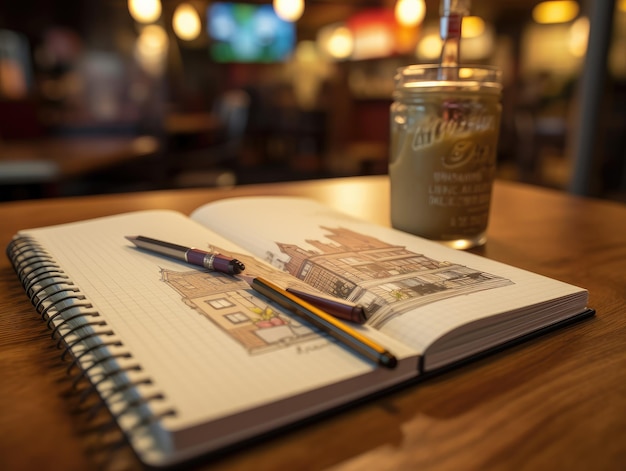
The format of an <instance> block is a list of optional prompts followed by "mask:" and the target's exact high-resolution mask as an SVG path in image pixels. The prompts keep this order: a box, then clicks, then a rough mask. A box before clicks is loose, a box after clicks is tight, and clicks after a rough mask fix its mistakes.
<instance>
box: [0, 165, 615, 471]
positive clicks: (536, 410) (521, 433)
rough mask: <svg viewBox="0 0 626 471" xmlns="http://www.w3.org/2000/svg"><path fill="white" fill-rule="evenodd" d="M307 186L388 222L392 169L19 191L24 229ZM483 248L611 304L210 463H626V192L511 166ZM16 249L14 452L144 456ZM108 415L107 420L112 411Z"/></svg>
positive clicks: (7, 409) (103, 461)
mask: <svg viewBox="0 0 626 471" xmlns="http://www.w3.org/2000/svg"><path fill="white" fill-rule="evenodd" d="M261 194H264V195H268V194H276V195H301V196H308V197H313V198H316V199H318V200H320V201H322V202H323V203H326V204H329V205H331V206H334V207H336V208H339V209H342V210H344V211H346V212H349V213H351V214H353V215H356V216H359V217H363V218H366V219H370V220H372V221H374V222H377V223H381V224H388V221H389V210H388V203H389V198H388V181H387V178H386V177H358V178H350V179H330V180H319V181H310V182H298V183H283V184H271V185H258V186H242V187H237V188H235V189H233V190H187V191H181V192H172V191H164V192H153V193H136V194H130V195H107V196H93V197H84V198H68V199H51V200H42V201H23V202H11V203H5V204H1V205H0V221H1V222H0V244H1V245H2V246H3V247H6V244H7V243H8V242H9V240H10V238H11V236H12V235H13V234H14V233H15V232H16V231H18V230H19V229H24V228H28V227H37V226H45V225H50V224H56V223H62V222H68V221H75V220H81V219H87V218H91V217H96V216H103V215H107V214H114V213H119V212H124V211H131V210H142V209H148V208H171V209H176V210H180V211H182V212H185V213H189V212H190V211H191V210H193V209H194V208H195V207H197V206H199V205H200V204H202V203H205V202H208V201H211V200H215V199H219V198H224V197H228V196H241V195H261ZM474 251H475V252H477V253H479V254H481V255H483V256H486V257H488V258H491V259H494V260H500V261H502V262H505V263H509V264H512V265H515V266H518V267H521V268H525V269H528V270H532V271H534V272H537V273H541V274H544V275H546V276H551V277H554V278H558V279H561V280H563V281H566V282H569V283H573V284H577V285H580V286H583V287H586V288H588V289H589V291H590V306H591V307H593V308H595V309H596V310H597V316H596V317H595V318H592V319H589V320H586V321H583V322H580V323H578V324H576V325H573V326H571V327H568V328H566V329H562V330H559V331H557V332H553V333H550V334H547V335H545V336H542V337H540V338H537V339H534V340H532V341H529V342H526V343H524V344H523V345H520V346H517V347H514V348H512V349H509V350H507V351H505V352H502V353H499V354H497V355H495V356H491V357H488V358H486V359H483V360H480V361H477V362H474V363H472V364H470V365H467V366H465V367H462V368H458V369H456V370H454V371H452V372H449V373H446V374H443V375H440V376H438V377H435V378H431V379H429V380H427V381H424V382H421V383H419V384H415V385H410V386H407V387H404V388H402V389H400V390H397V391H395V392H392V393H389V394H386V395H383V396H382V397H379V398H377V399H374V400H370V401H367V402H365V403H362V404H358V405H355V406H354V407H350V408H348V409H346V410H345V411H341V412H338V413H334V414H332V415H331V416H328V417H325V418H323V419H321V420H317V421H314V422H312V423H308V424H304V425H301V426H298V427H295V428H294V429H292V430H289V431H287V432H283V433H280V434H273V435H272V436H270V437H268V438H265V439H263V440H261V441H258V442H255V443H253V444H247V445H246V446H244V447H242V448H239V449H237V450H235V451H230V452H227V453H222V454H220V455H218V456H212V457H208V458H205V459H202V460H199V461H198V462H196V463H194V464H192V465H191V466H190V467H191V468H194V469H196V468H197V469H208V468H210V469H218V470H234V469H259V470H263V469H307V470H309V469H310V470H317V469H328V468H332V469H334V470H362V469H376V470H398V469H434V470H457V469H464V470H485V469H489V470H493V469H496V470H499V469H502V470H511V469H515V470H525V469H528V470H553V469H570V470H589V469H594V470H618V469H622V468H623V465H624V463H626V207H624V206H622V205H619V204H617V203H611V202H606V201H599V200H591V199H584V198H577V197H573V196H571V195H567V194H563V193H559V192H555V191H551V190H545V189H539V188H534V187H530V186H524V185H519V184H513V183H507V182H498V183H497V184H496V188H495V192H494V203H493V209H492V216H491V222H490V227H489V241H488V242H487V244H486V245H485V246H484V247H481V248H479V249H476V250H474ZM58 356H59V352H58V351H55V350H54V348H53V347H51V343H50V341H49V334H48V333H47V332H46V330H45V327H44V326H43V325H42V322H41V321H40V320H39V319H38V317H37V315H36V313H35V311H34V309H33V307H32V306H31V305H30V304H29V303H28V301H27V299H26V297H25V296H24V293H23V290H22V288H21V286H20V285H19V283H18V281H17V278H16V276H15V274H14V272H13V271H12V268H11V267H10V264H9V262H8V260H7V259H6V257H2V258H0V371H1V373H2V381H1V382H0V404H1V406H0V411H1V413H0V431H2V437H1V438H0V467H1V468H2V469H11V470H20V469H23V470H30V469H63V470H83V469H92V468H93V467H95V466H104V467H107V468H109V469H135V468H140V465H139V463H138V461H137V460H136V459H135V458H134V456H132V454H131V452H130V450H129V448H128V447H127V446H122V447H117V446H115V445H116V444H117V440H119V436H116V435H115V433H114V431H109V432H107V434H104V435H98V434H95V433H90V429H93V428H95V429H96V430H97V429H98V428H97V425H98V421H94V422H90V423H85V420H84V419H85V417H84V414H81V413H77V412H76V411H75V410H74V409H75V406H76V400H75V399H76V397H75V396H76V395H75V394H74V395H72V394H69V395H68V394H65V393H66V391H67V388H68V381H67V380H66V379H65V378H64V368H63V366H62V365H61V364H60V361H59V360H58ZM98 420H106V416H105V415H101V416H99V417H98Z"/></svg>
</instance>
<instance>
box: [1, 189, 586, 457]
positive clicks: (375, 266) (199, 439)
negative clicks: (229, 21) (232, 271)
mask: <svg viewBox="0 0 626 471" xmlns="http://www.w3.org/2000/svg"><path fill="white" fill-rule="evenodd" d="M286 215H288V217H286ZM133 234H143V235H148V236H152V237H155V238H159V239H161V240H167V241H171V242H173V243H177V244H181V245H185V246H194V247H198V248H202V249H205V250H210V251H215V252H220V253H223V254H228V255H231V256H236V257H237V258H239V259H241V260H242V261H244V262H245V263H246V266H247V271H251V272H253V273H254V274H256V275H263V276H264V277H265V278H268V279H273V280H274V281H276V283H277V284H281V285H283V286H284V287H289V286H295V285H298V286H307V287H308V288H309V289H310V290H312V291H313V292H325V293H326V294H329V295H332V296H336V297H341V298H343V299H346V300H350V301H353V302H357V303H360V304H363V305H364V306H365V308H366V311H367V312H368V316H369V319H368V321H367V323H366V324H365V325H363V326H358V325H355V326H353V327H354V328H355V329H357V330H358V331H359V332H360V333H362V334H364V335H366V336H368V337H369V338H371V339H373V340H375V341H376V342H378V343H380V344H382V345H384V346H385V347H386V348H387V349H388V350H389V351H391V352H393V353H394V354H395V356H396V357H397V358H398V360H399V361H398V365H397V367H396V368H394V369H387V368H380V367H378V366H377V365H376V364H374V363H372V362H371V361H369V360H367V359H365V358H362V357H360V356H359V355H358V354H355V353H354V352H352V351H350V350H349V349H346V348H345V347H344V346H342V345H340V344H338V343H337V342H335V341H333V340H332V339H331V338H329V337H328V336H327V335H325V334H324V333H322V332H320V331H318V330H316V329H315V328H314V327H312V326H311V325H307V324H306V322H303V321H300V320H299V319H297V318H294V316H293V315H292V314H290V313H289V312H288V311H285V310H283V309H282V308H281V307H280V306H278V305H276V304H274V303H273V302H271V301H270V300H269V299H267V298H265V297H264V296H262V295H260V294H258V293H256V292H254V291H252V290H251V289H250V288H249V286H248V285H247V284H246V283H245V282H243V281H241V280H239V279H237V278H235V277H232V276H229V275H224V274H220V273H214V272H209V271H207V270H205V269H201V268H197V267H193V266H189V265H187V264H185V263H183V262H179V261H176V260H172V259H169V258H166V257H161V256H155V255H153V254H150V253H146V252H145V251H141V250H137V249H136V248H135V247H133V246H132V244H130V243H129V242H128V241H127V240H126V238H125V236H127V235H133ZM7 254H8V256H9V258H10V259H11V261H12V263H13V266H14V268H15V270H16V272H17V274H18V276H19V278H20V281H21V283H22V284H23V286H24V289H25V292H26V295H27V296H28V297H29V298H30V300H31V301H32V303H33V305H34V307H35V309H36V311H37V312H38V313H39V315H40V316H41V318H42V319H43V320H44V321H45V322H46V323H47V325H48V327H49V328H50V329H51V330H52V337H53V339H54V341H55V342H57V344H58V345H59V346H62V347H63V348H64V354H63V355H64V357H66V358H68V360H69V361H71V362H72V364H74V365H76V366H77V367H78V368H77V369H76V371H78V373H77V376H78V377H80V378H85V379H87V380H88V381H89V383H90V388H89V389H90V390H93V391H96V392H97V394H98V395H99V397H100V398H101V400H102V401H103V402H104V403H105V404H106V406H107V408H108V410H109V411H110V413H111V415H112V416H113V418H114V419H115V421H116V423H117V425H118V426H119V428H120V429H121V430H122V431H123V432H124V434H125V436H126V437H127V439H128V441H129V443H130V444H131V446H132V447H133V450H134V451H135V452H136V453H137V455H138V457H139V458H140V459H141V460H142V461H143V462H144V463H146V464H148V465H151V466H167V465H172V464H176V463H180V462H182V461H185V460H187V459H190V458H192V457H196V456H198V455H201V454H205V453H208V452H211V451H215V450H218V449H221V448H224V447H227V446H229V445H233V444H236V443H239V442H241V441H244V440H247V439H250V438H253V437H256V436H259V435H261V434H264V433H268V432H271V431H273V430H277V429H279V428H281V427H284V426H286V425H289V424H293V423H295V422H297V421H299V420H302V419H305V418H309V417H312V416H314V415H316V414H319V413H321V412H324V411H329V410H332V409H334V408H336V407H339V406H341V405H344V404H347V403H350V402H352V401H354V400H356V399H359V398H363V397H366V396H368V395H371V394H373V393H376V392H380V391H383V390H385V389H387V388H390V387H392V386H394V385H398V384H403V383H406V382H409V381H411V380H414V379H416V378H419V377H421V376H423V375H427V374H429V373H430V372H434V371H438V370H440V369H442V368H446V367H449V366H451V365H455V364H457V363H459V362H462V361H465V360H467V359H469V358H472V357H475V356H476V355H481V354H484V353H486V352H489V351H492V350H494V349H499V348H502V347H503V346H505V345H508V344H510V343H512V342H517V341H519V340H520V339H523V338H526V337H527V336H529V335H535V334H537V333H538V332H541V331H544V330H546V329H550V328H555V327H557V326H560V325H563V324H566V323H568V322H571V321H573V320H575V319H579V318H582V317H586V316H589V315H592V314H593V311H592V310H589V309H587V308H586V302H587V292H586V291H585V290H584V289H581V288H577V287H574V286H571V285H568V284H566V283H562V282H559V281H557V280H552V279H549V278H545V277H543V276H539V275H536V274H532V273H528V272H525V271H523V270H519V269H516V268H513V267H510V266H507V265H503V264H500V263H497V262H493V261H490V260H487V259H484V258H482V257H478V256H475V255H471V254H469V253H465V252H458V251H454V250H451V249H447V248H445V247H442V246H440V245H439V244H435V243H432V242H429V241H425V240H422V239H420V238H418V237H414V236H411V235H408V234H404V233H400V232H398V231H394V230H392V229H389V228H384V227H380V226H375V225H372V224H369V223H366V222H363V221H358V220H355V219H352V218H350V217H348V216H346V215H343V214H341V213H337V212H334V211H331V210H330V209H329V208H326V207H324V206H322V205H319V204H318V203H315V202H313V201H310V200H304V199H299V198H278V197H277V198H238V199H232V200H224V201H219V202H216V203H211V204H208V205H206V206H204V207H202V208H199V209H198V210H197V211H196V212H194V213H193V214H192V216H191V217H188V216H185V215H183V214H180V213H176V212H173V211H152V210H151V211H139V212H134V213H127V214H121V215H117V216H110V217H105V218H99V219H93V220H88V221H82V222H77V223H71V224H64V225H59V226H52V227H46V228H39V229H30V230H24V231H21V232H20V233H18V234H17V235H16V236H15V238H14V240H13V241H12V242H11V244H10V245H9V246H8V247H7Z"/></svg>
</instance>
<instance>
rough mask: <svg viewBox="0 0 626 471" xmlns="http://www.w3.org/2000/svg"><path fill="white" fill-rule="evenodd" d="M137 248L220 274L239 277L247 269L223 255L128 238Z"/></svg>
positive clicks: (141, 237) (155, 240)
mask: <svg viewBox="0 0 626 471" xmlns="http://www.w3.org/2000/svg"><path fill="white" fill-rule="evenodd" d="M126 238H127V239H128V240H130V241H131V242H132V243H133V244H135V245H136V246H137V247H139V248H142V249H146V250H149V251H151V252H155V253H158V254H161V255H167V256H168V257H172V258H175V259H178V260H182V261H184V262H187V263H191V264H192V265H198V266H200V267H204V268H207V269H209V270H212V271H217V272H220V273H227V274H229V275H238V274H239V273H241V272H242V271H244V270H245V269H246V267H245V265H244V264H243V263H241V262H240V261H239V260H237V259H236V258H231V257H227V256H225V255H222V254H218V253H212V252H205V251H204V250H200V249H196V248H195V247H185V246H183V245H178V244H172V243H171V242H164V241H162V240H157V239H152V238H150V237H145V236H140V235H138V236H126Z"/></svg>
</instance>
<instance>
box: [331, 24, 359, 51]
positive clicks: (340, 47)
mask: <svg viewBox="0 0 626 471" xmlns="http://www.w3.org/2000/svg"><path fill="white" fill-rule="evenodd" d="M327 47H328V52H329V53H330V55H331V56H333V57H334V58H335V59H346V58H348V57H350V55H351V54H352V51H353V50H354V39H353V37H352V32H351V31H350V30H349V29H348V28H346V27H345V26H340V27H339V28H337V29H336V30H335V31H333V33H332V35H331V36H330V39H329V40H328V46H327Z"/></svg>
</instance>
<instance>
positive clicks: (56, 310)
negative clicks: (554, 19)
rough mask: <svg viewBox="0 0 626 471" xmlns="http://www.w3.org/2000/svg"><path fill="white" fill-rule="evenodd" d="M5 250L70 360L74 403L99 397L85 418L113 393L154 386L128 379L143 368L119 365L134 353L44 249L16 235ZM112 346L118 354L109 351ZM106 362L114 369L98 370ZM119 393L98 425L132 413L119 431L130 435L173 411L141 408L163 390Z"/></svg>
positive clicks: (160, 396) (108, 424)
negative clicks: (129, 394)
mask: <svg viewBox="0 0 626 471" xmlns="http://www.w3.org/2000/svg"><path fill="white" fill-rule="evenodd" d="M6 253H7V256H8V258H9V260H11V263H12V265H13V268H14V270H15V272H16V273H17V275H18V277H19V279H20V282H21V283H22V286H23V287H24V290H25V292H26V294H27V296H28V297H29V299H30V301H31V303H32V304H33V305H34V306H35V309H36V310H37V312H38V313H39V315H40V316H41V319H42V320H43V321H45V322H46V325H47V327H48V329H50V330H51V338H52V339H53V340H55V339H56V341H57V342H56V347H57V348H58V349H60V348H63V352H62V354H61V360H62V361H70V364H69V366H68V367H67V370H66V371H67V374H68V376H69V378H70V380H71V387H70V390H71V391H73V392H74V393H76V394H78V404H84V403H86V401H87V399H88V398H90V397H96V399H97V402H96V404H94V405H91V406H89V407H88V408H86V409H84V410H83V412H86V417H87V421H91V420H93V419H94V418H95V417H96V415H97V412H98V411H100V410H101V409H103V408H104V406H107V405H110V403H111V402H112V401H113V399H114V398H115V396H116V395H123V394H124V393H125V392H129V391H133V390H135V388H138V387H140V386H141V385H148V384H152V381H151V380H150V379H149V378H141V377H139V378H130V377H129V376H128V375H127V373H129V372H133V371H134V372H137V371H141V367H140V365H138V364H133V363H132V362H131V364H129V365H127V366H120V365H119V364H118V363H117V360H118V359H120V358H124V359H132V354H131V353H129V352H126V351H124V349H123V347H124V345H123V343H122V342H121V341H119V340H118V339H117V338H115V333H114V332H113V331H112V330H111V329H110V328H109V326H108V325H107V322H106V321H105V320H104V319H103V318H102V317H101V316H100V313H98V312H97V311H96V310H95V309H94V307H93V305H92V304H91V303H89V302H88V300H86V299H85V296H84V295H83V294H82V293H81V292H80V289H79V288H78V287H77V286H76V285H74V283H73V282H72V281H71V280H70V279H69V277H68V276H67V274H66V273H65V272H64V271H63V269H62V268H61V267H60V266H59V265H58V264H57V263H56V261H55V260H54V258H53V257H52V256H51V255H50V254H49V253H48V252H47V251H46V249H45V248H44V247H42V246H41V245H40V244H38V243H37V241H36V240H34V239H33V238H31V237H28V236H23V235H20V236H17V237H15V238H14V239H13V240H12V241H11V242H10V243H9V245H8V246H7V249H6ZM89 340H94V341H95V342H89ZM112 347H115V348H116V350H118V351H119V352H116V353H113V352H111V351H110V349H111V348H112ZM109 362H111V363H113V364H114V365H116V368H115V369H109V370H106V369H102V368H101V369H100V370H98V368H99V367H101V366H103V365H105V364H107V363H109ZM74 370H76V371H74ZM110 380H115V381H114V382H113V386H112V387H111V388H109V389H103V390H99V388H100V387H101V386H103V385H105V383H106V382H107V381H110ZM81 383H86V384H87V385H86V387H83V389H80V387H79V385H80V384H81ZM120 397H121V399H118V400H117V401H116V402H119V401H124V404H123V407H122V409H121V410H117V411H115V412H113V411H111V414H110V415H111V417H110V419H109V420H108V421H107V422H106V423H105V424H103V425H102V427H107V428H108V427H112V426H116V425H117V424H118V420H119V419H120V417H122V416H124V415H126V414H131V413H134V414H135V415H136V417H137V418H138V420H137V422H136V423H135V424H134V425H132V426H131V427H130V429H128V428H127V429H126V430H123V432H124V433H125V434H126V435H127V438H129V439H132V435H133V434H135V433H138V432H139V431H140V430H141V429H142V428H143V427H145V426H148V425H150V424H152V423H154V422H158V421H159V420H160V419H161V418H163V417H165V416H169V415H175V411H174V410H172V409H166V410H165V411H164V412H158V413H156V412H153V411H149V412H148V409H147V408H146V407H145V406H146V405H148V404H149V403H151V402H153V401H162V400H163V399H164V396H163V394H161V393H154V394H150V395H147V396H145V397H144V396H140V397H137V398H135V399H132V400H128V399H124V397H123V396H120Z"/></svg>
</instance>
